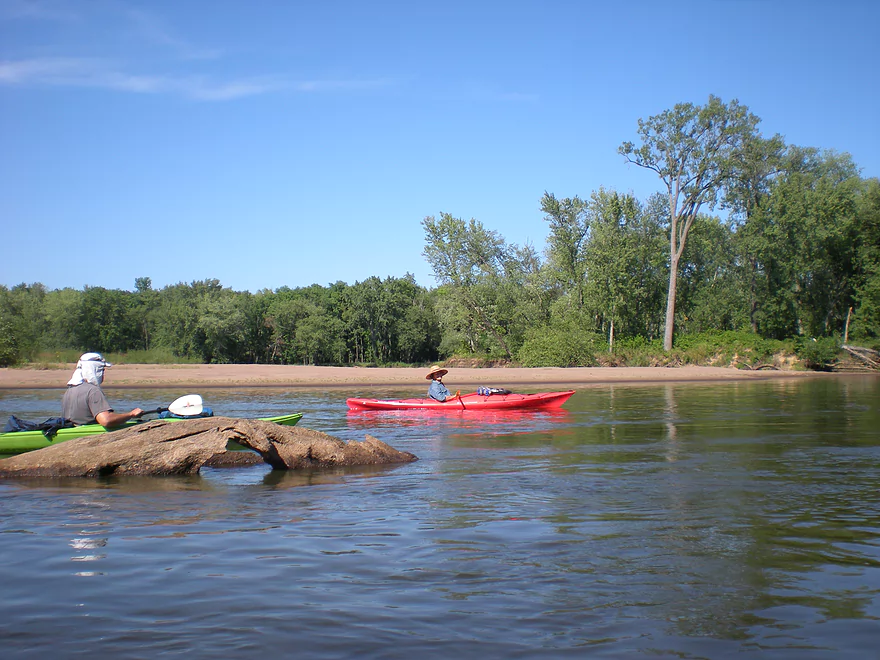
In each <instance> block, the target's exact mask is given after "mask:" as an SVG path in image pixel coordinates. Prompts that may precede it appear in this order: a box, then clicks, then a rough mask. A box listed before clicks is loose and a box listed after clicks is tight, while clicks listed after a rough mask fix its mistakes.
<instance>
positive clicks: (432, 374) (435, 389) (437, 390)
mask: <svg viewBox="0 0 880 660" xmlns="http://www.w3.org/2000/svg"><path fill="white" fill-rule="evenodd" d="M448 373H449V372H448V371H447V370H446V369H441V368H440V367H438V366H437V365H434V366H433V367H431V371H429V372H428V375H427V376H425V378H426V379H427V380H430V381H431V384H430V385H429V386H428V397H429V398H431V399H434V400H435V401H446V399H449V398H451V397H452V395H451V394H450V393H449V390H447V389H446V385H444V384H443V376H445V375H446V374H448Z"/></svg>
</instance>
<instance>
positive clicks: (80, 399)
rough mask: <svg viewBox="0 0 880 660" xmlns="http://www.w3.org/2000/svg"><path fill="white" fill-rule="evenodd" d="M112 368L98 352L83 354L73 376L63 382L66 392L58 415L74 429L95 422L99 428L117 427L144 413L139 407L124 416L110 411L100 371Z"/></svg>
mask: <svg viewBox="0 0 880 660" xmlns="http://www.w3.org/2000/svg"><path fill="white" fill-rule="evenodd" d="M112 366H113V365H112V364H110V363H109V362H107V361H106V360H105V359H104V357H103V356H102V355H101V354H100V353H84V354H83V355H82V356H80V358H79V362H77V363H76V370H75V371H74V372H73V376H71V377H70V380H69V381H67V391H66V392H65V393H64V396H63V397H62V398H61V416H62V417H63V418H64V419H69V420H71V421H72V422H73V423H74V424H76V425H77V426H82V425H83V424H95V423H98V424H100V425H101V426H119V425H120V424H123V423H125V422H127V421H129V420H131V419H137V418H138V417H140V416H141V415H143V414H144V411H143V410H141V409H140V408H134V409H133V410H129V411H128V412H125V413H117V412H113V407H112V406H111V405H110V403H109V402H108V401H107V397H106V396H104V392H103V390H101V384H102V383H103V382H104V369H106V368H107V367H112Z"/></svg>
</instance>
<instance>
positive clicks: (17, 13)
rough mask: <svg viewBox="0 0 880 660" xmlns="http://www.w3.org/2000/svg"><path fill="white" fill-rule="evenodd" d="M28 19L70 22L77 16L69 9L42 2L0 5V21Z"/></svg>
mask: <svg viewBox="0 0 880 660" xmlns="http://www.w3.org/2000/svg"><path fill="white" fill-rule="evenodd" d="M15 19H30V20H40V21H71V20H76V19H77V15H76V14H75V13H74V12H72V11H70V9H69V8H61V7H60V6H59V5H58V4H57V3H54V2H45V1H42V0H4V1H3V2H2V3H0V20H15Z"/></svg>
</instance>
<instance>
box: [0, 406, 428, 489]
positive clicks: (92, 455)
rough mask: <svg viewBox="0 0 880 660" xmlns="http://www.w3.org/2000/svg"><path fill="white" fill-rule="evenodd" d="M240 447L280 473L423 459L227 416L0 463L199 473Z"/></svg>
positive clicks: (56, 473)
mask: <svg viewBox="0 0 880 660" xmlns="http://www.w3.org/2000/svg"><path fill="white" fill-rule="evenodd" d="M229 442H235V443H238V444H239V445H241V446H243V447H246V448H248V449H251V450H253V451H255V452H257V453H258V454H259V455H260V456H262V458H263V460H264V461H265V462H267V463H269V465H271V466H272V467H273V468H274V469H276V470H298V469H306V468H323V467H335V466H349V465H391V464H395V463H409V462H412V461H416V460H418V458H417V457H416V456H415V455H413V454H410V453H409V452H403V451H398V450H396V449H394V448H393V447H390V446H389V445H387V444H385V443H384V442H381V441H380V440H377V439H376V438H374V437H372V436H370V435H367V436H366V438H365V439H364V440H363V441H361V442H357V441H352V442H348V443H346V442H343V441H342V440H340V439H339V438H336V437H333V436H331V435H328V434H326V433H321V432H320V431H313V430H311V429H308V428H304V427H300V426H281V425H279V424H273V423H272V422H264V421H261V420H254V419H235V418H230V417H205V418H200V419H193V420H185V421H178V422H167V421H162V420H157V421H153V422H148V423H146V424H143V425H139V426H136V427H134V428H131V429H123V430H119V431H114V432H112V433H103V434H101V435H95V436H91V437H87V438H77V439H74V440H68V441H66V442H62V443H59V444H57V445H53V446H51V447H47V448H45V449H40V450H37V451H32V452H28V453H26V454H20V455H18V456H13V457H12V458H7V459H4V460H0V477H14V476H26V477H75V476H79V477H100V476H109V475H172V474H195V473H197V472H198V471H199V470H200V469H201V467H202V466H203V465H206V464H210V465H217V464H223V463H226V462H229V459H232V461H233V462H236V461H240V460H241V459H237V458H236V457H234V456H229V454H240V453H241V452H235V451H229V450H227V444H228V443H229Z"/></svg>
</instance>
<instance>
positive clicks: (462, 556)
mask: <svg viewBox="0 0 880 660" xmlns="http://www.w3.org/2000/svg"><path fill="white" fill-rule="evenodd" d="M520 391H528V390H527V388H520ZM532 391H534V389H532ZM189 393H191V392H181V391H170V390H169V391H167V392H166V391H162V390H155V389H153V390H113V389H108V395H109V398H110V400H111V401H113V402H114V403H116V404H118V406H117V408H118V409H128V408H130V407H134V406H135V405H141V406H142V407H144V408H147V407H157V406H160V405H163V404H164V405H167V403H168V402H170V401H171V400H172V399H174V398H176V397H178V396H181V395H182V394H189ZM59 394H60V392H54V391H39V390H28V391H0V418H2V419H4V420H5V418H6V416H7V415H9V414H13V413H14V414H16V415H18V416H19V417H23V418H26V419H35V420H42V419H44V418H45V417H48V416H54V415H57V414H59V410H58V408H59V405H58V399H59ZM201 394H202V395H203V396H204V397H205V403H206V404H207V405H209V406H211V407H212V408H213V409H214V412H215V414H227V415H232V416H245V417H249V416H262V415H273V414H281V413H284V412H290V411H300V412H303V413H305V416H304V418H303V420H302V421H301V422H300V424H301V425H303V426H307V427H309V428H314V429H318V430H321V431H325V432H328V433H331V434H333V435H336V436H338V437H340V438H342V439H344V440H351V439H361V438H363V436H364V434H365V433H370V434H372V435H374V436H376V437H378V438H379V439H381V440H384V441H385V442H387V443H388V444H390V445H392V446H394V447H396V448H398V449H403V450H406V451H410V452H413V453H414V454H416V455H417V456H418V457H419V459H420V460H419V461H418V462H416V463H412V464H408V465H402V466H397V467H386V468H380V469H376V468H373V469H348V470H334V471H326V472H314V473H309V474H293V473H290V474H287V473H277V472H271V471H269V470H268V468H264V467H262V466H258V467H247V468H231V469H205V470H203V471H202V474H201V475H200V476H196V477H187V478H125V479H115V480H114V479H111V480H105V481H93V480H64V481H57V480H56V481H52V480H31V481H24V480H22V481H6V482H0V502H2V504H0V558H2V561H0V585H2V586H0V589H2V590H0V595H2V597H0V622H2V623H0V649H2V651H0V653H2V656H3V657H4V658H48V657H52V658H75V657H90V658H92V657H102V656H105V657H112V658H153V657H159V656H161V657H178V656H179V657H186V658H216V657H220V656H224V657H231V658H270V657H303V658H352V657H358V658H412V657H421V658H447V657H455V658H457V659H465V658H480V659H481V660H485V659H486V658H543V657H554V658H555V657H573V658H575V657H576V658H582V657H590V658H632V657H646V658H743V657H760V658H772V659H777V658H780V659H781V658H791V659H798V660H800V659H804V658H808V659H809V658H835V659H839V658H858V659H859V660H861V659H863V658H866V657H877V653H878V652H877V648H878V643H880V412H878V403H880V379H878V378H877V377H875V376H865V377H861V376H853V377H832V378H815V379H806V380H800V379H798V380H796V381H795V380H771V381H763V382H737V383H723V384H677V385H656V386H620V385H617V386H592V387H588V388H584V389H579V390H578V391H577V392H576V393H575V395H574V396H573V397H572V398H571V399H570V400H569V402H568V403H567V404H566V406H565V409H564V410H563V411H562V412H560V413H558V414H547V413H530V414H524V413H520V414H505V415H502V414H494V415H493V414H488V413H486V414H482V415H479V414H473V413H458V414H446V415H443V414H427V415H426V414H421V415H420V414H413V413H349V412H347V410H346V407H345V402H344V400H345V397H346V396H380V397H400V396H412V395H414V394H417V393H415V392H413V391H412V390H395V389H383V390H374V389H370V390H367V389H356V388H352V389H351V390H331V391H327V392H323V391H306V390H293V391H291V390H287V391H285V390H274V389H237V390H208V391H206V392H201Z"/></svg>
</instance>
